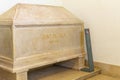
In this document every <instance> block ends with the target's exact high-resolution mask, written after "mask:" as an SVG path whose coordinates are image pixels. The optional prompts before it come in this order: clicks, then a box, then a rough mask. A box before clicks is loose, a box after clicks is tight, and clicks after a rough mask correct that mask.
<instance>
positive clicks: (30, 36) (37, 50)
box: [14, 26, 80, 58]
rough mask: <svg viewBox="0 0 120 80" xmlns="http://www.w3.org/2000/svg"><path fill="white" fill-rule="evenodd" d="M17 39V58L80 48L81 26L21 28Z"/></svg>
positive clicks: (17, 32) (16, 31)
mask: <svg viewBox="0 0 120 80" xmlns="http://www.w3.org/2000/svg"><path fill="white" fill-rule="evenodd" d="M15 37H16V38H15V39H14V41H15V53H17V55H16V58H18V57H25V56H31V55H35V54H42V53H48V52H53V51H59V50H65V49H76V48H77V49H78V48H80V27H79V26H54V27H20V28H16V30H15ZM61 54H62V53H61Z"/></svg>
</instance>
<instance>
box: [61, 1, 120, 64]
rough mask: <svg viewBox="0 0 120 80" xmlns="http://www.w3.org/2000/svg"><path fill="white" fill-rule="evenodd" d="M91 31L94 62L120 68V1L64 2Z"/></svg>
mask: <svg viewBox="0 0 120 80" xmlns="http://www.w3.org/2000/svg"><path fill="white" fill-rule="evenodd" d="M62 1H63V5H64V7H66V8H67V9H69V10H70V11H71V12H72V13H73V14H75V15H76V16H78V17H79V18H80V19H82V20H84V22H85V27H89V28H90V29H91V38H92V48H93V55H94V60H95V61H97V62H103V63H108V64H114V65H119V66H120V0H62Z"/></svg>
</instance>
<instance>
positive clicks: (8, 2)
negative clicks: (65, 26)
mask: <svg viewBox="0 0 120 80" xmlns="http://www.w3.org/2000/svg"><path fill="white" fill-rule="evenodd" d="M16 3H30V4H45V5H57V6H61V5H62V2H61V1H60V0H0V14H2V13H3V12H5V11H6V10H8V9H9V8H10V7H12V6H14V5H15V4H16Z"/></svg>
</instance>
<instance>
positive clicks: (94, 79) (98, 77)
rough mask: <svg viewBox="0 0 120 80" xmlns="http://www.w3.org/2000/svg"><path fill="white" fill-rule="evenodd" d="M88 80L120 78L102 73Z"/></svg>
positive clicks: (113, 79) (115, 79) (114, 79)
mask: <svg viewBox="0 0 120 80" xmlns="http://www.w3.org/2000/svg"><path fill="white" fill-rule="evenodd" d="M87 80H120V79H118V78H113V77H110V76H106V75H102V74H100V75H97V76H95V77H92V78H90V79H87Z"/></svg>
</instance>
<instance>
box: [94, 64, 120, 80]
mask: <svg viewBox="0 0 120 80" xmlns="http://www.w3.org/2000/svg"><path fill="white" fill-rule="evenodd" d="M94 64H95V67H98V68H100V69H101V70H102V74H105V75H109V76H112V77H116V78H120V66H116V65H111V64H106V63H101V62H94Z"/></svg>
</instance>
